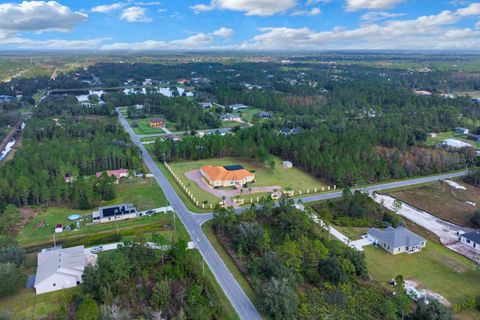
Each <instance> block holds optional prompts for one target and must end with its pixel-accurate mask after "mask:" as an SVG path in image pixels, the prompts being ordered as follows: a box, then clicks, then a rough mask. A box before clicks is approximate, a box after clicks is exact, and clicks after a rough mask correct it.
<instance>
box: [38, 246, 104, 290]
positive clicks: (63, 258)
mask: <svg viewBox="0 0 480 320" xmlns="http://www.w3.org/2000/svg"><path fill="white" fill-rule="evenodd" d="M96 260H97V256H96V255H94V254H89V253H88V254H87V253H85V248H84V247H83V246H78V247H72V248H67V249H62V248H58V247H55V248H50V249H44V250H42V252H40V253H39V254H38V256H37V273H36V275H35V284H34V287H35V290H36V293H37V294H42V293H47V292H52V291H57V290H62V289H67V288H73V287H76V286H77V285H78V284H80V283H82V282H83V272H84V270H85V267H86V266H87V265H92V264H95V262H96Z"/></svg>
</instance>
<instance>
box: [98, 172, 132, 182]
mask: <svg viewBox="0 0 480 320" xmlns="http://www.w3.org/2000/svg"><path fill="white" fill-rule="evenodd" d="M103 172H105V171H100V172H97V173H95V176H96V177H97V178H100V177H101V176H102V174H103ZM106 172H107V175H108V176H109V177H111V176H114V177H115V178H116V181H115V182H116V183H118V182H119V180H120V179H121V178H124V177H128V170H127V169H118V170H107V171H106Z"/></svg>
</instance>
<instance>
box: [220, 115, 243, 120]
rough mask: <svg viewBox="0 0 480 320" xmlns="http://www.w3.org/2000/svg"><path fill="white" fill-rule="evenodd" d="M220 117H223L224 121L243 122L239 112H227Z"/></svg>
mask: <svg viewBox="0 0 480 320" xmlns="http://www.w3.org/2000/svg"><path fill="white" fill-rule="evenodd" d="M220 119H222V121H237V122H241V121H242V118H241V117H240V115H238V114H233V113H226V114H223V115H222V116H221V117H220Z"/></svg>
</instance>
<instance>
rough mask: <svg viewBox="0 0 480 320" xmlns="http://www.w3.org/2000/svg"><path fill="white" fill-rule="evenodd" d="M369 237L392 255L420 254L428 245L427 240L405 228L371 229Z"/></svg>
mask: <svg viewBox="0 0 480 320" xmlns="http://www.w3.org/2000/svg"><path fill="white" fill-rule="evenodd" d="M367 237H368V239H369V240H370V241H372V242H373V244H375V245H377V246H379V247H381V248H383V249H385V250H386V251H388V252H390V253H391V254H398V253H402V252H406V253H414V252H418V251H421V250H422V249H423V248H424V247H425V245H426V244H427V240H425V239H424V238H422V237H420V236H419V235H418V234H416V233H414V232H412V231H410V230H408V229H407V228H405V227H398V228H392V227H387V228H385V229H384V230H379V229H376V228H370V229H369V230H368V233H367Z"/></svg>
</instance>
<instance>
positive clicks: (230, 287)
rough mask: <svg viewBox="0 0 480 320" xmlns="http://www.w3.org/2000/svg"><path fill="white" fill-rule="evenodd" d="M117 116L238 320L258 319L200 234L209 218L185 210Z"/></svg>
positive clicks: (128, 129) (235, 282) (249, 302)
mask: <svg viewBox="0 0 480 320" xmlns="http://www.w3.org/2000/svg"><path fill="white" fill-rule="evenodd" d="M117 113H118V116H119V120H120V123H121V124H122V126H123V127H124V128H125V130H126V131H127V132H128V134H129V135H130V137H131V138H132V140H133V142H134V143H135V144H136V145H137V146H138V147H139V148H140V150H141V152H142V157H143V161H144V162H145V164H146V165H147V167H148V168H149V169H150V171H151V173H152V174H153V176H154V177H155V180H157V183H158V185H159V186H160V188H162V190H163V192H164V193H165V196H166V197H167V199H168V201H169V202H170V205H171V206H172V207H173V209H174V210H175V212H176V213H177V214H178V216H179V217H180V219H181V220H182V222H183V224H184V225H185V228H186V229H187V231H188V233H189V234H190V237H191V238H192V241H193V242H195V244H196V245H197V248H198V250H199V251H200V253H201V255H202V256H203V258H204V259H205V261H206V262H207V265H208V266H209V267H210V270H211V271H212V273H213V275H214V276H215V279H217V282H218V283H219V285H220V286H221V287H222V289H223V291H224V292H225V295H226V296H227V298H228V299H229V300H230V302H231V304H232V305H233V307H234V309H235V311H236V312H237V314H238V315H239V317H240V319H249V320H250V319H261V316H260V314H259V313H258V311H257V309H256V308H255V306H254V305H253V303H252V302H251V301H250V299H249V298H248V296H247V295H246V294H245V292H244V291H243V290H242V288H241V287H240V285H239V284H238V282H237V281H236V280H235V278H234V277H233V275H232V273H231V272H230V271H229V270H228V268H227V266H226V265H225V263H224V262H223V261H222V259H221V258H220V256H219V255H218V253H217V252H216V251H215V248H214V247H213V246H212V244H211V243H210V241H209V240H208V239H207V237H206V236H205V234H204V233H203V230H202V224H203V223H204V222H205V221H207V220H209V219H211V217H212V215H211V214H205V215H203V214H196V213H193V212H191V211H190V210H188V208H187V207H186V206H185V204H184V203H183V201H182V200H181V199H180V197H179V196H178V195H177V193H176V192H175V190H174V189H173V187H172V185H171V184H170V182H169V181H168V179H167V178H166V177H165V175H164V174H163V173H162V172H161V171H160V169H159V168H158V166H157V164H156V163H155V161H154V160H153V159H152V157H151V155H150V154H149V153H148V151H147V150H146V149H145V146H144V145H143V144H142V143H141V141H140V139H139V138H138V136H137V135H136V134H135V133H134V132H133V129H132V128H131V127H130V125H129V124H128V122H127V120H126V119H125V117H124V116H123V115H122V113H121V112H119V110H118V108H117Z"/></svg>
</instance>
